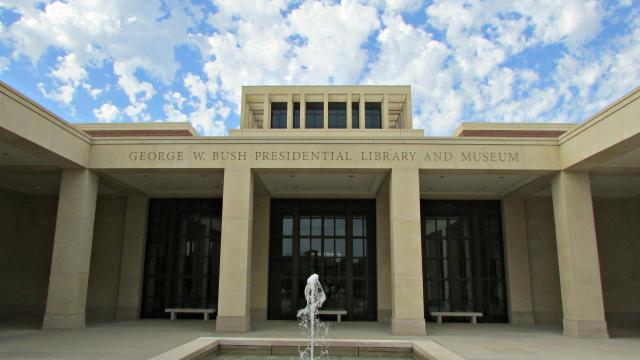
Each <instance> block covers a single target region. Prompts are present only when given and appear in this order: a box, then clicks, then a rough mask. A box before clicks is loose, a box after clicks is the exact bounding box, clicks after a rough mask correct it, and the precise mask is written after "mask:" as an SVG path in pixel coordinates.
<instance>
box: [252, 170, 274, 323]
mask: <svg viewBox="0 0 640 360" xmlns="http://www.w3.org/2000/svg"><path fill="white" fill-rule="evenodd" d="M253 186H254V193H253V235H252V237H251V319H252V320H254V321H256V320H257V321H265V320H267V301H268V290H269V289H268V284H269V234H270V233H269V222H270V221H271V217H270V209H271V197H269V192H267V189H266V188H265V187H264V185H263V184H262V182H261V181H260V180H259V179H258V178H256V179H255V180H254V183H253Z"/></svg>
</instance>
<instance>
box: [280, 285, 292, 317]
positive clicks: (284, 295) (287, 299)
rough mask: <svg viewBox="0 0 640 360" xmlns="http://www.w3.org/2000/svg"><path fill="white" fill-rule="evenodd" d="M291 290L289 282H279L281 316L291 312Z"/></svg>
mask: <svg viewBox="0 0 640 360" xmlns="http://www.w3.org/2000/svg"><path fill="white" fill-rule="evenodd" d="M292 295H293V289H292V286H291V280H281V282H280V311H281V312H282V313H283V314H290V313H292V312H293V298H292Z"/></svg>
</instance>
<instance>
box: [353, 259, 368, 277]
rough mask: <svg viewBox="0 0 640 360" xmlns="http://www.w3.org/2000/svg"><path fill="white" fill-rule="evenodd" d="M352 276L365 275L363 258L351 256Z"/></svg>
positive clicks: (365, 267) (365, 268)
mask: <svg viewBox="0 0 640 360" xmlns="http://www.w3.org/2000/svg"><path fill="white" fill-rule="evenodd" d="M352 261H353V276H355V277H365V276H367V262H366V261H365V260H364V259H363V258H356V257H354V258H353V260H352Z"/></svg>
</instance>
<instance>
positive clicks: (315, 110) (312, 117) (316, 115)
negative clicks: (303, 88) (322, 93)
mask: <svg viewBox="0 0 640 360" xmlns="http://www.w3.org/2000/svg"><path fill="white" fill-rule="evenodd" d="M306 108H307V109H306V120H305V125H306V128H307V129H321V128H324V103H321V102H308V103H306Z"/></svg>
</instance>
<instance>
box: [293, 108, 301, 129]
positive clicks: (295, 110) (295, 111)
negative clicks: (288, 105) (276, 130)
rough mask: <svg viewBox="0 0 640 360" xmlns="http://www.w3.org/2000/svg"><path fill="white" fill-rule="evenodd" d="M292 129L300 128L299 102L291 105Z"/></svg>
mask: <svg viewBox="0 0 640 360" xmlns="http://www.w3.org/2000/svg"><path fill="white" fill-rule="evenodd" d="M293 128H294V129H299V128H300V103H299V102H294V103H293Z"/></svg>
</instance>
